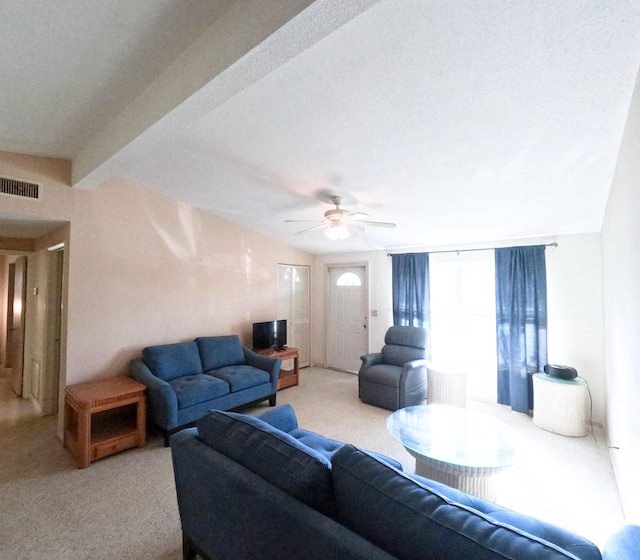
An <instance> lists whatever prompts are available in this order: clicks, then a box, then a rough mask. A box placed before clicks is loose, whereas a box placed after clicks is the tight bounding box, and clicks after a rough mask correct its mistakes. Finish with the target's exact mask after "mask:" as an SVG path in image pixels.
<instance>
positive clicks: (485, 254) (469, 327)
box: [429, 250, 497, 402]
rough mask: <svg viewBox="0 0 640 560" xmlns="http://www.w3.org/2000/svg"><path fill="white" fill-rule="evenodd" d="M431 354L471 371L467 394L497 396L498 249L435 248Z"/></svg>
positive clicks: (435, 360)
mask: <svg viewBox="0 0 640 560" xmlns="http://www.w3.org/2000/svg"><path fill="white" fill-rule="evenodd" d="M429 267H430V270H429V282H430V291H431V359H432V361H433V363H434V364H442V363H445V364H446V363H455V364H457V365H460V366H462V367H464V368H465V370H466V371H467V396H468V397H469V398H472V399H476V400H485V401H490V402H495V401H496V394H497V386H496V368H497V365H496V325H495V322H496V318H495V315H496V306H495V270H494V268H495V267H494V252H493V250H490V251H469V252H461V253H432V254H430V255H429Z"/></svg>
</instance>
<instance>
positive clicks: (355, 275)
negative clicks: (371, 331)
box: [326, 266, 369, 373]
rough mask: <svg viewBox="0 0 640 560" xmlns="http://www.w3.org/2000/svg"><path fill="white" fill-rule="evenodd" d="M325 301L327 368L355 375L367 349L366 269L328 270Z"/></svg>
mask: <svg viewBox="0 0 640 560" xmlns="http://www.w3.org/2000/svg"><path fill="white" fill-rule="evenodd" d="M327 299H328V305H327V309H328V312H327V331H326V332H327V367H329V368H332V369H338V370H342V371H349V372H354V373H355V372H357V371H358V370H359V369H360V356H362V355H363V354H366V353H367V351H368V346H369V345H368V339H369V336H368V332H367V329H368V324H367V319H368V312H367V309H368V308H367V301H368V288H367V270H366V267H365V266H348V267H345V266H335V267H332V266H330V267H329V268H328V273H327Z"/></svg>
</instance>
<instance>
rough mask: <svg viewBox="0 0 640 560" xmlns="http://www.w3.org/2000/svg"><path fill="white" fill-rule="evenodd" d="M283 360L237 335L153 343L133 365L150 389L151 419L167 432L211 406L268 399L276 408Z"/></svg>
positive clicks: (137, 377)
mask: <svg viewBox="0 0 640 560" xmlns="http://www.w3.org/2000/svg"><path fill="white" fill-rule="evenodd" d="M280 365H281V360H280V359H279V358H271V357H268V356H262V355H260V354H257V353H255V352H253V351H252V350H250V349H249V348H247V347H246V346H243V345H242V344H241V343H240V338H239V337H238V336H237V335H228V336H205V337H199V338H196V339H195V340H193V341H190V342H178V343H175V344H162V345H157V346H148V347H146V348H144V349H143V350H142V357H140V358H135V359H134V360H132V361H131V363H130V374H131V377H133V378H134V379H135V380H137V381H139V382H140V383H142V384H144V385H146V387H147V403H148V407H147V414H148V417H149V419H150V420H151V421H152V422H153V423H154V424H156V425H157V426H158V427H159V428H160V429H162V430H163V431H164V433H165V442H168V439H167V438H168V436H169V435H170V434H172V433H174V432H176V431H178V430H180V429H181V428H183V427H185V426H188V425H190V424H191V425H192V424H193V423H194V422H195V421H196V420H198V418H200V417H201V416H202V415H203V414H204V413H205V412H207V411H208V410H210V409H213V408H215V409H220V410H230V409H233V408H236V407H239V406H241V405H245V404H249V403H253V402H257V401H260V400H264V399H269V404H270V405H271V406H275V404H276V392H277V390H278V376H279V375H280Z"/></svg>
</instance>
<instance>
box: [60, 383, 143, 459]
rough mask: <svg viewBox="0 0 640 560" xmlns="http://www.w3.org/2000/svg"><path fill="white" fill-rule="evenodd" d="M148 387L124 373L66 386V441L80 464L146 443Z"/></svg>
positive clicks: (64, 442)
mask: <svg viewBox="0 0 640 560" xmlns="http://www.w3.org/2000/svg"><path fill="white" fill-rule="evenodd" d="M145 391H146V387H145V386H144V385H142V384H141V383H138V382H137V381H134V380H133V379H131V378H130V377H126V376H124V375H118V376H116V377H110V378H107V379H98V380H96V381H87V382H85V383H77V384H75V385H69V386H68V387H66V388H65V401H64V438H63V444H64V446H65V447H66V448H67V449H69V450H70V451H71V452H72V453H73V454H74V455H75V457H76V461H77V463H78V468H80V469H83V468H86V467H88V466H89V464H90V463H91V462H92V461H95V460H96V459H101V458H102V457H106V456H108V455H112V454H114V453H118V452H119V451H124V450H125V449H129V448H131V447H136V446H138V447H142V446H143V445H144V444H145V443H146V438H147V435H146V403H145Z"/></svg>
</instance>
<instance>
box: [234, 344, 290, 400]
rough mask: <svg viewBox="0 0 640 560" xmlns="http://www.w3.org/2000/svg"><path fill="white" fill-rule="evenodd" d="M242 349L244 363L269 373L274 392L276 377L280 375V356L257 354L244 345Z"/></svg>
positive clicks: (276, 382) (276, 383) (276, 385)
mask: <svg viewBox="0 0 640 560" xmlns="http://www.w3.org/2000/svg"><path fill="white" fill-rule="evenodd" d="M242 350H243V352H244V359H245V363H246V364H247V365H248V366H252V367H254V368H258V369H261V370H263V371H266V372H268V373H269V375H270V376H271V383H272V385H273V386H274V392H275V390H276V389H277V387H278V377H279V376H280V366H281V365H282V360H281V359H280V358H273V357H271V356H263V355H262V354H258V353H257V352H254V351H253V350H251V349H250V348H247V347H246V346H243V347H242Z"/></svg>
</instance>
